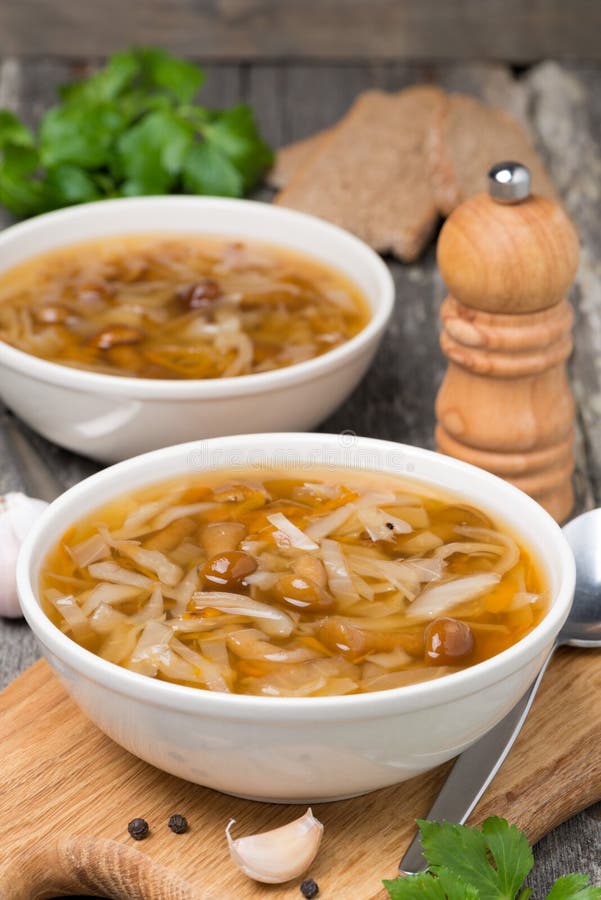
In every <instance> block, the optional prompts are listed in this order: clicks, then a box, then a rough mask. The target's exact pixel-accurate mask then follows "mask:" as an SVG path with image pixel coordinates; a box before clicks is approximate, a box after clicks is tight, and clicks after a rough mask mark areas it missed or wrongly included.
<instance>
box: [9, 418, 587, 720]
mask: <svg viewBox="0 0 601 900" xmlns="http://www.w3.org/2000/svg"><path fill="white" fill-rule="evenodd" d="M356 440H357V445H356V446H357V447H358V448H359V449H362V450H367V451H369V450H370V449H371V450H373V451H374V452H377V451H380V452H382V453H384V452H385V451H388V452H390V451H394V452H395V453H401V454H403V455H404V458H405V459H407V460H409V466H410V465H411V460H413V461H418V462H419V463H425V464H426V465H428V464H429V463H431V462H432V461H435V462H436V464H437V465H439V466H440V465H441V464H442V465H443V466H444V467H445V468H446V469H447V470H448V471H449V472H450V473H452V472H463V473H464V474H466V473H467V474H468V475H469V476H470V479H471V480H473V481H475V483H476V485H477V486H478V487H480V488H482V489H484V490H485V491H486V496H487V498H488V497H489V496H492V497H493V498H494V500H493V502H492V503H488V501H487V507H489V508H491V511H492V512H493V514H494V513H496V514H498V515H499V517H501V518H502V517H503V512H502V509H501V507H504V508H508V507H513V508H516V507H517V508H519V509H521V510H522V511H523V513H524V515H527V514H530V516H533V517H534V520H535V522H536V527H537V528H538V529H542V530H543V533H545V534H546V539H548V540H549V541H550V542H551V543H552V550H549V554H548V557H547V558H549V557H550V556H551V555H553V557H554V558H555V559H556V560H557V562H558V568H559V571H560V577H559V583H558V588H557V592H556V596H555V599H554V602H553V604H552V606H551V608H550V610H549V611H548V613H547V614H546V615H545V617H544V618H543V619H542V621H541V622H540V623H539V624H538V625H537V626H536V627H535V628H534V629H533V630H532V631H531V632H529V633H528V634H527V635H525V636H524V637H523V638H522V639H521V640H520V641H518V642H517V643H516V644H513V645H512V646H511V647H509V648H508V649H507V650H504V651H502V652H501V653H499V654H497V655H496V656H493V657H491V658H490V659H488V660H485V661H484V662H481V663H477V664H476V665H474V666H471V667H469V668H467V669H463V670H461V671H460V672H455V673H452V674H450V675H446V676H441V677H440V678H438V679H435V680H434V681H428V682H418V683H417V684H413V685H405V686H403V687H399V688H391V689H387V690H383V691H374V692H371V693H365V694H351V695H345V696H334V697H332V696H330V697H328V696H326V697H260V696H250V695H246V694H225V693H218V692H211V691H204V690H199V689H198V688H193V687H188V686H185V685H178V684H172V683H170V682H163V681H157V680H156V679H152V678H148V677H147V676H144V675H140V674H138V673H135V672H130V671H128V670H127V669H124V668H121V667H120V666H118V665H117V664H115V663H111V662H108V661H106V660H103V659H101V658H100V657H98V656H96V655H95V654H94V653H92V652H91V651H88V650H85V649H84V648H83V647H81V646H80V645H79V644H77V643H76V642H75V641H74V640H72V639H71V638H69V637H67V636H66V635H65V634H64V633H63V632H61V631H60V629H59V628H57V627H56V626H55V625H54V624H53V623H52V622H51V621H50V619H49V618H48V617H47V616H46V614H45V613H44V612H43V610H42V608H41V606H40V604H39V603H38V600H37V597H36V594H37V590H36V588H35V587H34V584H33V583H32V579H33V577H34V576H37V571H38V569H39V565H40V563H41V560H42V559H43V556H44V555H45V553H46V552H47V551H48V549H49V548H50V546H51V545H52V543H53V541H54V540H55V538H54V536H53V540H52V541H51V540H49V532H50V531H51V530H52V525H53V521H54V519H55V516H56V515H57V513H60V512H62V511H63V510H64V509H65V507H66V508H67V509H69V508H71V509H73V508H75V507H77V505H78V503H79V501H80V500H81V499H87V498H89V497H90V496H92V495H93V494H94V493H98V494H100V495H103V491H104V495H105V497H108V496H110V497H113V496H118V495H119V494H122V493H124V491H123V480H124V479H126V478H127V476H128V475H129V474H130V473H132V472H135V471H136V470H138V471H140V470H146V472H147V473H148V475H149V477H148V478H147V479H145V480H143V481H142V482H141V483H140V485H138V487H139V486H141V484H142V483H144V484H151V483H152V481H153V478H152V475H151V472H152V471H153V468H154V464H155V463H156V462H158V460H159V459H162V461H163V462H164V463H165V464H166V465H168V464H169V462H170V461H171V464H172V465H173V472H172V475H175V474H177V468H178V466H177V465H176V463H178V464H179V468H180V470H181V468H182V465H181V464H182V462H183V461H184V460H185V459H188V460H189V459H190V458H191V457H190V454H191V453H194V452H195V451H198V450H199V448H200V447H201V446H202V447H203V450H204V451H205V452H206V451H207V450H208V451H209V455H210V453H211V451H216V452H219V451H228V450H230V451H235V450H236V449H238V450H239V448H240V447H244V448H246V449H248V448H249V447H250V448H251V451H252V450H253V449H254V450H255V452H258V451H260V450H261V448H273V445H274V443H275V444H279V445H282V443H284V444H285V446H286V448H288V447H289V446H292V447H295V448H296V449H298V450H300V451H301V452H300V456H301V457H302V448H303V446H304V448H305V450H307V449H308V448H309V447H311V446H312V447H313V448H315V446H316V444H317V445H319V446H320V447H321V448H323V449H326V450H329V449H332V448H335V447H337V448H338V452H340V447H341V443H340V435H332V434H315V433H295V432H293V433H270V434H254V435H242V436H238V435H234V436H231V437H223V438H210V439H207V440H204V441H192V442H189V443H185V444H178V445H175V446H172V447H166V448H162V449H160V450H154V451H152V452H150V453H145V454H143V455H140V456H137V457H133V458H132V459H129V460H125V461H124V462H120V463H117V464H115V465H113V466H110V467H108V468H106V469H104V470H102V471H100V472H98V473H96V474H94V475H91V476H89V477H88V478H86V479H84V480H83V481H81V482H79V483H78V484H76V485H75V486H74V487H71V488H70V489H69V490H67V491H66V492H65V493H64V494H62V495H61V496H60V497H59V498H58V499H57V500H55V501H54V502H53V503H52V504H50V505H49V507H48V508H47V509H46V510H45V511H44V512H43V513H42V514H41V516H40V517H39V519H38V520H37V522H36V523H35V525H34V527H33V528H32V530H31V531H30V532H29V534H28V535H27V537H26V539H25V541H24V543H23V545H22V547H21V550H20V553H19V557H18V561H17V587H18V592H19V599H20V602H21V606H22V610H23V614H24V616H25V618H26V619H27V622H28V624H29V626H30V627H31V629H32V631H33V632H34V634H35V636H36V638H37V639H38V640H39V641H40V643H41V644H42V645H43V646H44V647H45V648H46V649H47V650H49V651H50V653H51V654H53V655H54V656H56V657H57V658H58V659H59V660H60V661H61V663H63V664H66V665H67V666H68V667H70V668H71V669H72V670H74V671H75V672H76V673H78V674H80V675H83V676H85V677H86V678H88V679H90V680H92V681H94V682H96V683H99V684H101V685H103V686H104V687H105V688H107V689H109V690H111V691H114V692H116V693H119V694H122V695H124V696H128V697H133V698H135V699H136V700H138V701H142V702H146V703H148V704H150V705H152V706H159V707H161V706H164V707H169V708H170V709H178V710H180V711H186V712H196V713H198V714H201V715H203V716H206V717H207V718H215V717H217V718H222V719H228V720H239V721H240V720H245V721H249V720H250V721H270V722H272V723H274V722H282V723H284V722H286V721H290V720H297V721H323V720H324V719H327V718H330V717H331V716H334V717H335V718H336V720H337V721H339V720H356V719H373V718H381V717H383V716H386V715H390V714H391V713H392V714H394V713H400V712H405V711H409V710H413V709H418V708H420V709H426V708H429V707H432V706H437V705H439V704H441V703H445V702H448V701H449V700H452V699H456V698H458V697H467V696H470V695H471V694H474V693H478V692H479V691H481V690H483V689H484V688H486V687H488V686H490V685H492V684H494V683H495V682H498V681H501V680H503V678H505V677H507V676H509V675H511V674H512V673H515V672H517V671H519V670H521V669H522V668H524V667H525V666H527V665H528V664H530V663H531V662H532V660H533V659H534V658H535V657H536V655H537V654H540V653H542V652H544V651H545V650H546V649H548V648H549V647H550V645H551V644H552V642H553V639H554V638H555V636H556V634H557V633H558V631H559V629H560V627H561V625H562V624H563V622H564V621H565V619H566V617H567V615H568V613H569V609H570V606H571V602H572V597H573V592H574V585H575V563H574V557H573V554H572V551H571V549H570V547H569V545H568V543H567V541H566V539H565V537H564V535H563V533H562V531H561V528H560V527H559V525H558V524H557V523H556V522H555V521H554V520H553V519H552V518H551V516H550V515H549V514H548V513H547V512H546V511H545V510H544V509H543V508H542V507H541V506H539V504H538V503H536V502H535V501H534V500H532V499H531V498H530V497H528V496H527V495H526V494H524V493H523V492H522V491H520V490H519V489H518V488H516V487H514V486H513V485H510V484H508V483H507V482H505V481H503V480H501V479H500V478H497V477H496V476H495V475H491V474H490V473H488V472H485V471H484V470H482V469H478V468H476V467H475V466H472V465H469V464H467V463H464V462H461V461H459V460H456V459H452V458H451V457H447V456H443V455H442V454H439V453H435V452H433V451H430V450H425V449H422V448H419V447H411V446H409V445H405V444H397V443H394V442H391V441H382V440H377V439H374V438H357V439H356ZM309 463H311V460H309ZM335 465H342V464H341V463H338V462H337V463H335ZM219 468H224V467H222V466H216V469H219ZM199 471H202V467H201V468H200V469H199ZM212 471H214V470H212ZM371 471H383V472H386V471H387V470H386V469H385V468H383V467H378V468H376V469H374V468H373V467H372V468H371ZM397 474H399V473H397ZM404 474H405V476H406V477H415V478H416V480H417V481H422V482H425V483H428V479H427V477H423V475H419V476H412V475H411V474H410V471H409V473H407V472H406V473H404ZM168 477H169V474H162V475H161V478H160V479H158V480H164V479H166V478H168ZM115 481H117V482H118V483H119V484H120V485H121V486H120V489H119V490H112V491H111V490H110V486H111V485H113V484H114V483H115ZM154 481H155V482H156V481H157V477H156V476H155V478H154ZM431 483H433V484H436V483H437V482H436V481H435V479H434V478H432V482H431ZM107 488H108V490H105V489H107ZM451 490H452V489H451ZM458 493H463V492H462V491H459V492H458ZM100 505H101V503H98V506H100ZM91 509H93V505H92V506H91ZM76 518H77V517H76V516H73V520H74V519H76ZM534 527H535V525H534V524H533V525H532V528H534Z"/></svg>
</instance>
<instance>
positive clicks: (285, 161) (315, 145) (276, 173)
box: [266, 127, 334, 191]
mask: <svg viewBox="0 0 601 900" xmlns="http://www.w3.org/2000/svg"><path fill="white" fill-rule="evenodd" d="M333 130H334V127H332V128H326V129H324V131H318V132H317V134H312V135H311V137H307V138H303V139H302V141H294V143H293V144H287V145H286V146H285V147H282V148H281V149H280V150H278V151H277V153H276V156H275V162H274V164H273V166H272V167H271V169H270V170H269V172H268V173H267V176H266V181H267V184H268V185H269V187H272V188H276V190H278V191H279V190H281V189H282V188H285V187H286V185H287V184H288V183H289V182H290V181H292V179H293V178H294V176H295V175H296V173H297V172H298V171H299V170H300V169H302V167H303V166H304V165H306V164H307V163H308V162H309V160H310V159H311V157H312V156H314V155H315V154H316V153H319V152H320V151H321V149H322V147H323V146H324V145H325V144H326V143H327V140H328V138H329V137H330V135H331V133H332V131H333Z"/></svg>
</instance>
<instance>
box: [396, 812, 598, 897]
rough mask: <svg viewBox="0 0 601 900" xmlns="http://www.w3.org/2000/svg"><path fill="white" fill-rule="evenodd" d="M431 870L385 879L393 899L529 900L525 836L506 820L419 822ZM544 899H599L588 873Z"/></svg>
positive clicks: (567, 878) (562, 882) (568, 879)
mask: <svg viewBox="0 0 601 900" xmlns="http://www.w3.org/2000/svg"><path fill="white" fill-rule="evenodd" d="M417 824H418V826H419V830H420V833H421V841H422V848H423V852H424V856H425V857H426V860H427V862H428V869H427V871H425V872H421V873H420V874H419V875H409V876H407V877H405V878H395V879H394V880H393V881H385V882H384V886H385V887H386V889H387V891H388V893H389V894H390V898H391V900H516V898H517V900H528V898H529V897H530V896H531V894H532V890H531V889H530V888H526V887H523V884H524V881H525V879H526V876H527V875H528V873H529V872H530V871H531V869H532V867H533V865H534V857H533V856H532V850H531V849H530V845H529V844H528V839H527V838H526V835H525V834H524V833H523V832H522V831H520V830H519V829H518V828H516V826H515V825H510V824H509V823H508V822H507V821H506V820H505V819H499V818H496V817H495V818H491V819H487V820H486V821H485V822H483V824H482V827H481V828H471V827H470V826H468V825H453V824H451V823H450V822H443V823H438V822H425V821H421V820H420V821H418V823H417ZM546 900H601V887H593V886H592V885H590V884H589V879H588V876H587V875H564V876H563V877H562V878H558V879H557V881H556V882H555V884H554V885H553V887H552V888H551V890H550V892H549V893H548V894H547V898H546Z"/></svg>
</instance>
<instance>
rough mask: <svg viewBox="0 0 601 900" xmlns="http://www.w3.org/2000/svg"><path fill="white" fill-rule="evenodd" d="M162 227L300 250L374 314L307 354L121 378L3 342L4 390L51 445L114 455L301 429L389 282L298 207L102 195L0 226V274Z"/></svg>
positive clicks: (362, 251) (389, 291)
mask: <svg viewBox="0 0 601 900" xmlns="http://www.w3.org/2000/svg"><path fill="white" fill-rule="evenodd" d="M143 232H169V233H177V232H179V233H187V234H197V235H201V234H207V235H214V236H225V237H230V238H233V239H235V238H241V239H243V240H258V241H266V242H268V243H272V244H276V245H278V246H279V247H288V248H291V249H293V250H296V251H299V252H301V253H306V254H308V255H310V256H312V257H314V258H316V259H319V260H320V261H322V262H324V263H326V264H328V265H331V266H332V267H334V268H336V269H338V270H339V271H341V272H342V273H343V274H345V275H346V276H348V277H349V278H351V279H352V280H353V281H354V282H355V284H356V285H357V286H358V287H359V288H360V290H362V291H363V293H364V294H365V297H366V299H367V301H368V303H369V306H370V309H371V319H370V321H369V322H368V324H367V325H366V327H365V328H364V329H363V330H362V331H361V332H359V334H357V335H356V336H355V337H353V338H351V339H350V340H349V341H347V342H346V343H344V344H342V345H341V346H340V347H337V348H335V349H334V350H331V351H329V352H328V353H325V354H324V355H323V356H319V357H317V358H315V359H311V360H308V361H307V362H302V363H298V364H296V365H293V366H289V367H287V368H284V369H276V370H274V371H271V372H264V373H260V374H256V375H243V376H240V377H238V378H220V379H205V380H190V381H162V380H160V379H156V380H155V379H141V378H126V377H121V376H114V375H104V374H101V373H97V372H88V371H84V370H82V369H75V368H71V367H68V366H61V365H58V364H56V363H52V362H48V361H47V360H44V359H39V358H38V357H35V356H31V355H30V354H28V353H24V352H22V351H21V350H16V349H15V348H14V347H10V346H9V345H8V344H5V343H2V342H1V341H0V385H1V388H0V389H1V391H2V397H3V399H4V401H5V402H6V404H7V405H8V406H10V407H11V408H12V409H13V410H14V411H15V412H16V413H17V414H18V415H19V416H20V417H21V418H22V419H24V420H25V421H26V422H27V423H28V424H29V425H31V427H32V428H34V429H35V430H36V431H39V432H40V434H43V435H44V437H47V438H49V439H50V440H51V441H54V443H56V444H60V445H61V446H63V447H67V448H69V449H70V450H75V451H76V452H78V453H83V454H84V455H86V456H91V457H92V458H94V459H98V460H100V461H102V462H115V461H116V460H120V459H126V458H127V457H130V456H134V455H135V454H138V453H143V452H145V451H147V450H154V449H157V448H158V447H165V446H168V445H169V444H176V443H179V442H181V441H188V440H192V439H197V438H206V437H217V436H220V435H228V434H242V433H248V432H260V431H264V432H267V431H286V430H298V431H304V430H308V429H310V428H313V427H314V426H315V425H317V424H318V423H319V422H321V421H323V420H324V419H325V418H327V416H328V415H329V414H330V413H331V412H333V411H334V410H335V409H336V407H338V406H339V405H340V404H341V403H342V402H343V400H345V398H346V397H347V396H348V395H349V394H350V393H351V391H352V390H353V389H354V388H355V387H356V385H357V384H358V382H359V381H360V380H361V378H362V376H363V375H364V374H365V371H366V370H367V368H368V366H369V364H370V363H371V361H372V359H373V356H374V354H375V352H376V349H377V346H378V343H379V341H380V338H381V337H382V334H383V331H384V329H385V327H386V324H387V322H388V320H389V318H390V314H391V312H392V307H393V301H394V285H393V282H392V278H391V276H390V273H389V271H388V269H387V267H386V266H385V265H384V263H383V262H382V260H381V259H380V258H379V256H378V255H377V254H376V253H374V252H373V250H371V249H370V248H369V247H368V246H367V245H366V244H364V243H363V242H362V241H360V240H358V239H357V238H355V237H353V236H352V235H351V234H348V233H347V232H346V231H343V230H342V229H340V228H336V227H335V226H334V225H329V224H328V223H327V222H323V221H322V220H321V219H316V218H314V217H313V216H306V215H303V214H302V213H298V212H294V211H292V210H288V209H283V208H282V207H276V206H269V205H267V204H265V203H256V202H253V201H250V200H229V199H220V198H215V197H139V198H133V199H123V200H105V201H102V202H100V203H88V204H83V205H81V206H76V207H71V208H70V209H64V210H61V211H59V212H54V213H48V214H47V215H44V216H38V217H37V218H35V219H31V220H30V221H28V222H23V223H21V224H20V225H15V226H13V227H12V228H8V229H6V231H4V232H2V234H0V271H4V270H6V269H8V268H10V267H11V266H14V265H17V264H19V263H22V262H25V261H26V260H27V259H29V258H31V257H33V256H36V255H37V254H39V253H44V252H46V251H48V250H52V249H55V248H57V247H62V246H68V245H69V244H73V243H76V242H78V241H85V240H93V239H94V238H101V237H106V236H118V235H122V234H141V233H143Z"/></svg>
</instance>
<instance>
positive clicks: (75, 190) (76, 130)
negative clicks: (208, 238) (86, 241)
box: [0, 48, 272, 216]
mask: <svg viewBox="0 0 601 900" xmlns="http://www.w3.org/2000/svg"><path fill="white" fill-rule="evenodd" d="M203 81H204V74H203V72H202V70H201V69H199V68H198V66H196V65H194V64H192V63H190V62H187V61H186V60H182V59H177V58H176V57H173V56H170V55H169V54H168V53H165V52H164V51H163V50H160V49H156V48H134V49H131V50H129V51H127V52H124V53H117V54H115V55H114V56H112V57H111V58H110V59H109V60H108V62H107V64H106V65H105V67H104V68H103V69H101V70H100V71H99V72H97V73H96V74H94V75H92V76H91V77H89V78H87V79H85V80H84V81H80V82H76V83H74V84H69V85H66V86H65V87H63V88H61V90H60V96H61V101H62V102H61V103H59V104H58V105H57V106H54V107H53V108H52V109H50V110H49V111H48V112H47V113H46V114H45V116H44V117H43V119H42V121H41V124H40V127H39V131H38V134H37V135H34V134H33V133H32V132H31V131H30V130H29V129H28V128H27V127H26V126H25V125H24V124H23V123H22V122H21V121H20V120H19V119H18V118H17V116H15V115H14V113H12V112H10V111H9V110H0V203H2V204H3V205H4V206H5V207H7V209H9V210H10V211H11V212H12V213H14V214H15V215H17V216H32V215H35V214H36V213H40V212H45V211H47V210H50V209H56V208H58V207H61V206H69V205H71V204H73V203H84V202H87V201H89V200H100V199H103V198H105V197H122V196H124V197H134V196H138V195H141V194H170V193H180V192H185V193H192V194H218V195H221V196H227V197H241V196H243V195H244V194H246V193H248V191H250V190H251V188H252V187H253V186H254V185H255V184H256V182H257V181H258V179H259V178H260V176H261V174H262V173H263V171H264V170H265V169H266V168H267V166H269V164H270V163H271V161H272V153H271V150H270V149H269V147H268V146H267V144H266V143H265V142H264V141H263V140H262V138H261V136H260V134H259V132H258V129H257V125H256V123H255V119H254V115H253V112H252V110H251V109H250V108H249V107H248V106H245V105H238V106H233V107H231V108H230V109H226V110H212V109H208V108H207V107H204V106H199V105H197V104H195V103H194V98H195V97H196V94H197V92H198V90H199V88H200V86H201V85H202V83H203Z"/></svg>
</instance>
